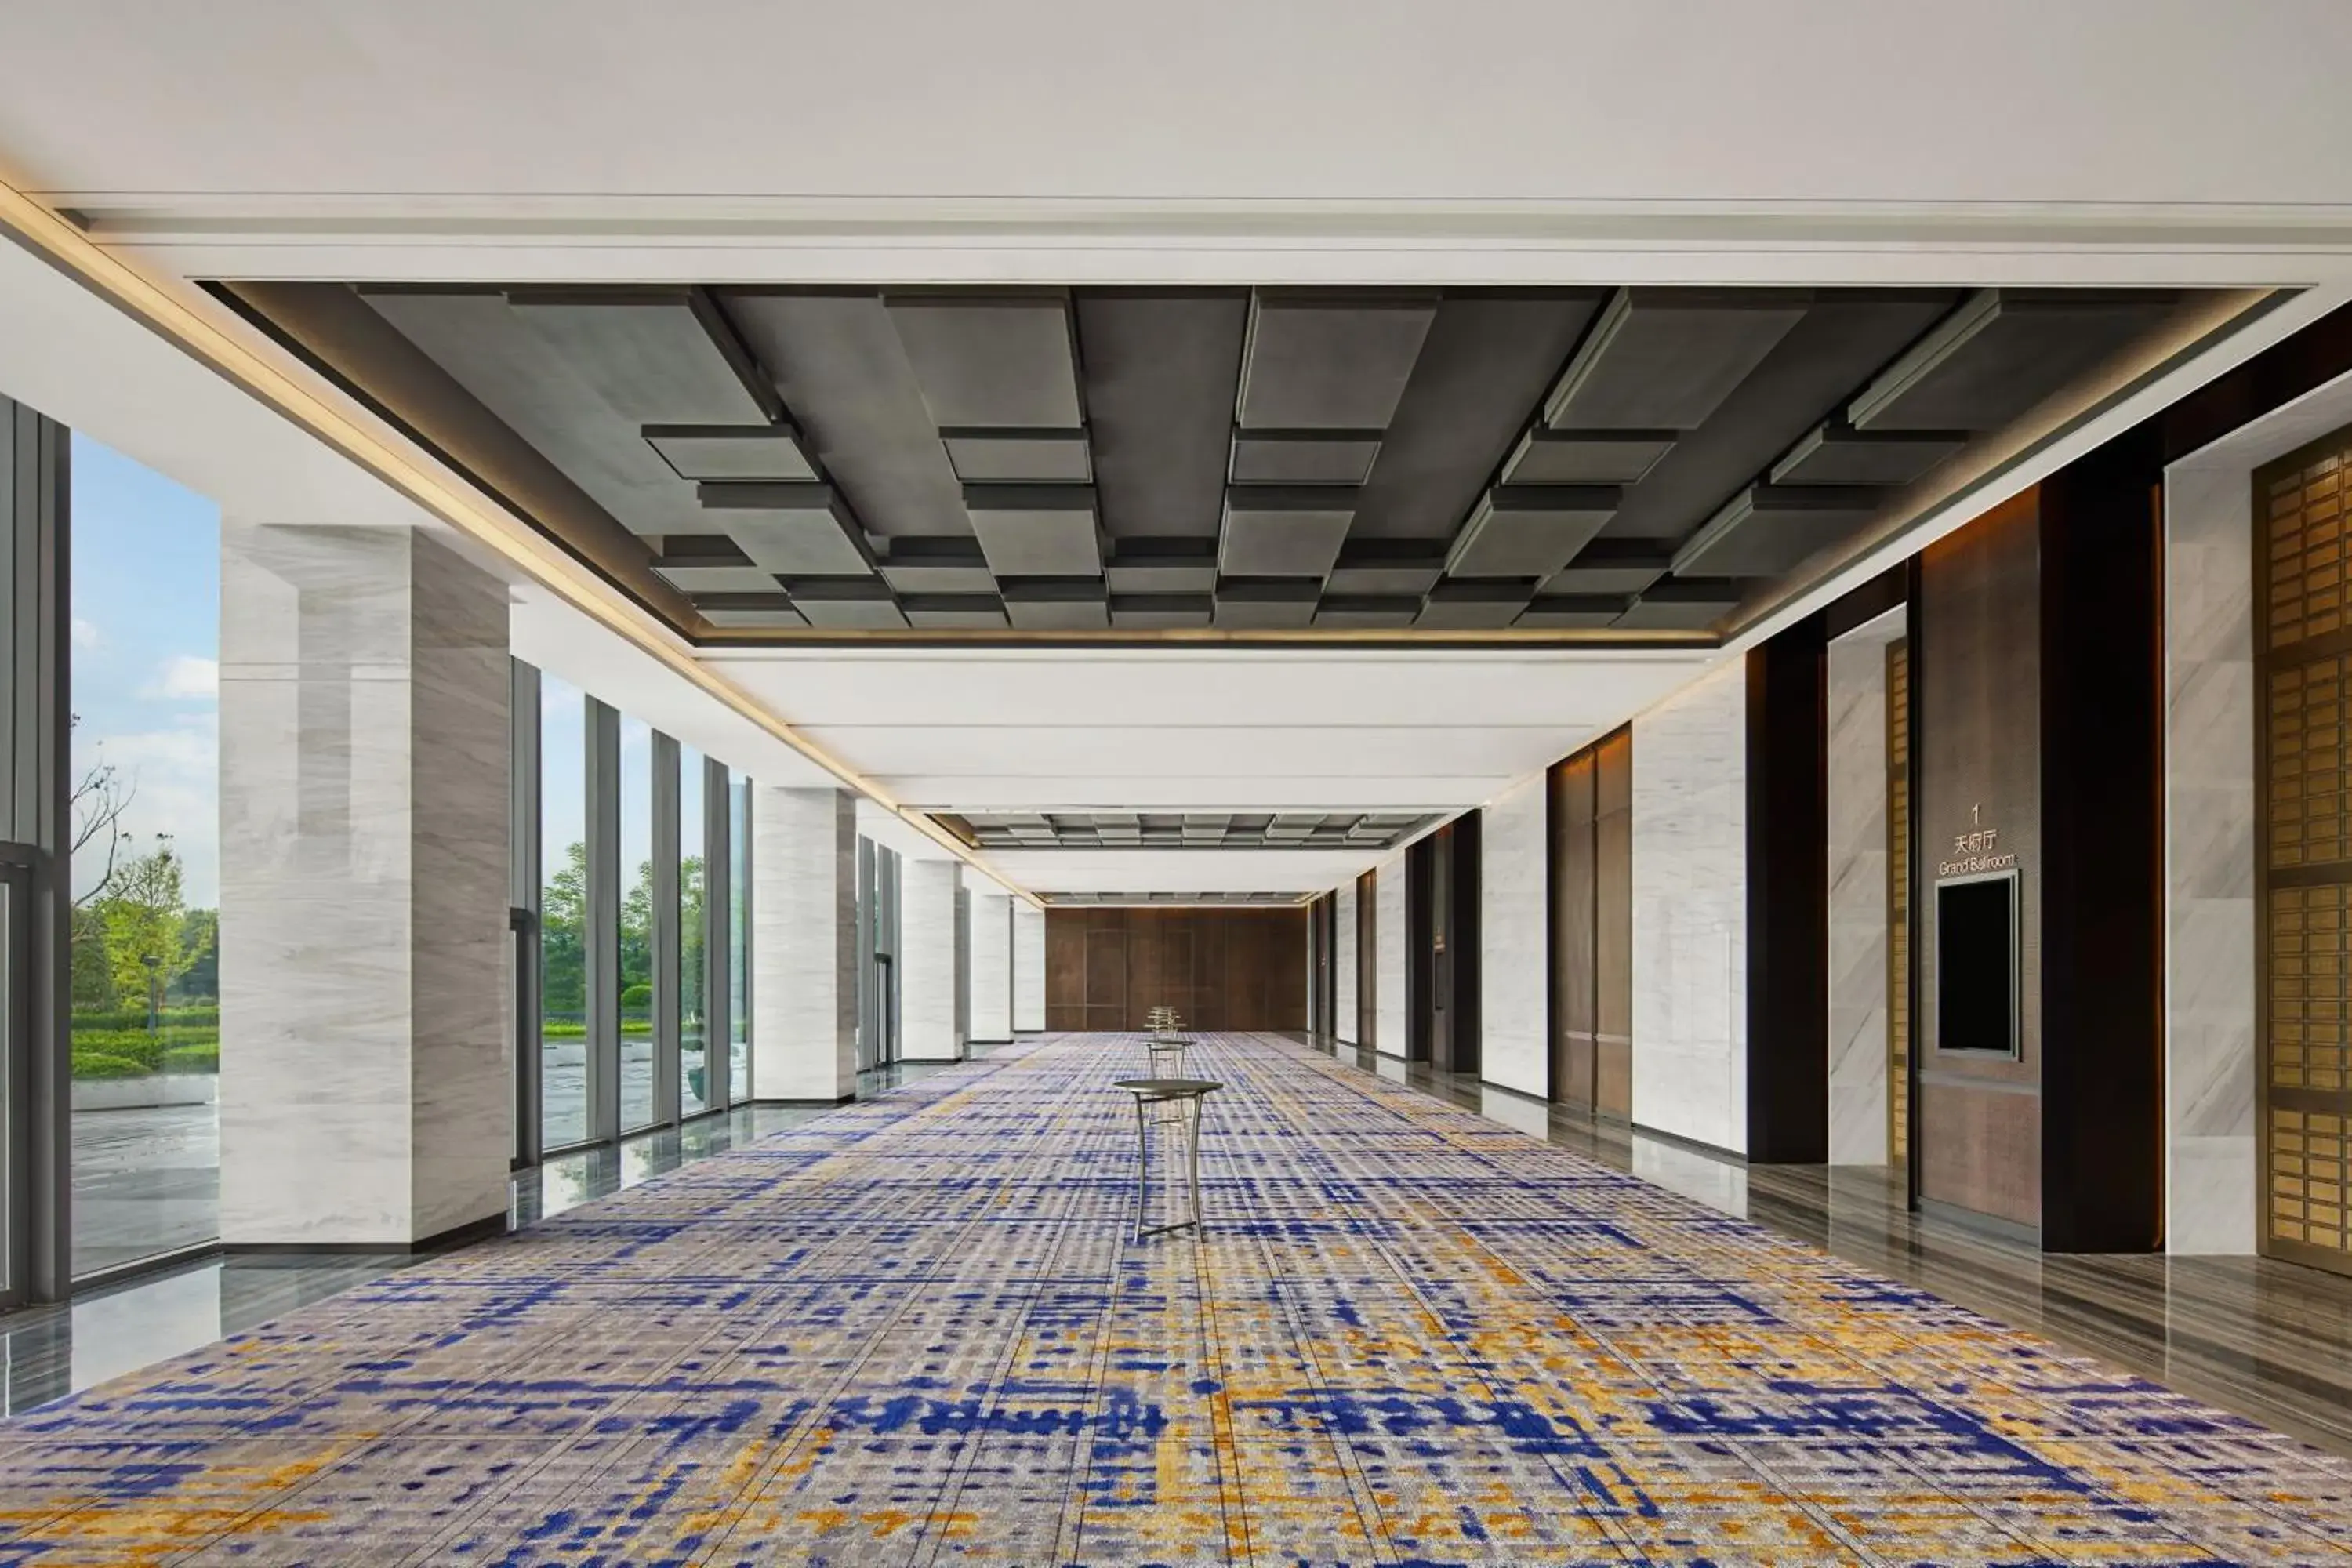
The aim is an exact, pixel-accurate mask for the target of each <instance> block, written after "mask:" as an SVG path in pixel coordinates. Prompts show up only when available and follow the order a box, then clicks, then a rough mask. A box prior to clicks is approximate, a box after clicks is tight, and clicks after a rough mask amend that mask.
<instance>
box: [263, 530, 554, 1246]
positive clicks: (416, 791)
mask: <svg viewBox="0 0 2352 1568" xmlns="http://www.w3.org/2000/svg"><path fill="white" fill-rule="evenodd" d="M221 555H222V561H221V597H222V606H221V608H222V614H221V650H220V651H221V685H220V697H221V701H220V722H221V779H220V784H221V792H220V798H221V954H222V957H221V984H222V993H221V1021H222V1030H221V1043H222V1052H221V1083H220V1136H221V1237H222V1239H223V1240H224V1241H225V1242H226V1243H227V1244H228V1245H230V1246H253V1245H260V1246H284V1245H308V1246H338V1245H341V1246H350V1245H385V1246H401V1245H405V1244H407V1243H409V1242H412V1241H416V1240H420V1239H423V1238H425V1237H431V1236H436V1235H438V1234H441V1233H443V1232H445V1231H448V1230H451V1229H455V1228H457V1227H458V1226H466V1225H469V1224H472V1223H475V1222H477V1221H480V1220H484V1219H488V1218H491V1217H494V1216H496V1215H500V1214H502V1213H503V1212H504V1211H505V1208H506V1201H507V1200H506V1185H507V1172H506V1166H507V1158H508V1146H509V1136H510V1128H511V1117H512V1110H511V1093H512V1082H513V1079H512V1074H511V1071H510V1069H509V1055H508V1053H509V1049H510V1048H511V1047H510V1046H509V1042H508V1040H507V1037H506V1031H505V1028H504V1026H503V1013H502V1010H503V1008H504V1006H505V999H506V977H505V973H506V949H507V945H508V937H507V931H506V904H507V890H506V883H507V855H508V849H507V700H508V671H507V605H506V595H505V592H504V590H503V588H502V587H501V586H500V584H498V583H497V582H496V581H495V580H494V579H492V578H490V577H489V576H488V575H487V574H483V573H482V572H480V571H478V569H476V568H475V567H473V566H472V565H470V564H469V563H466V562H465V561H463V560H461V559H460V558H459V557H457V555H456V554H455V553H453V552H450V551H449V550H448V549H447V548H446V546H444V545H442V544H440V543H438V542H436V541H434V540H433V539H431V538H430V537H428V536H426V535H424V534H421V533H415V532H411V531H405V530H376V529H350V528H300V527H281V526H257V525H251V524H245V523H240V522H236V521H231V522H229V523H228V524H227V525H226V527H224V529H223V531H222V540H221Z"/></svg>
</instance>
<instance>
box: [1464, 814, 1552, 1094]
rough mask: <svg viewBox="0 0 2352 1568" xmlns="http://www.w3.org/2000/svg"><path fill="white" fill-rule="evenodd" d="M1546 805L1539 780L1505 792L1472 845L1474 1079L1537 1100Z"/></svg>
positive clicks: (1547, 1074) (1545, 926)
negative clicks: (1477, 1041) (1475, 852)
mask: <svg viewBox="0 0 2352 1568" xmlns="http://www.w3.org/2000/svg"><path fill="white" fill-rule="evenodd" d="M1546 799H1547V787H1546V781H1545V778H1544V775H1543V774H1541V773H1538V774H1537V775H1536V776H1535V777H1534V778H1532V779H1528V780H1527V781H1525V782H1524V783H1522V784H1519V785H1518V787H1517V788H1516V789H1511V790H1507V791H1505V792H1504V793H1503V794H1502V795H1497V796H1496V798H1495V799H1493V800H1491V801H1489V802H1487V803H1486V811H1485V814H1484V816H1485V822H1484V824H1483V826H1482V828H1481V830H1480V834H1479V840H1478V849H1479V869H1478V902H1479V910H1478V948H1479V958H1478V998H1479V1000H1478V1021H1479V1030H1480V1033H1481V1035H1482V1037H1483V1039H1482V1043H1481V1049H1480V1052H1479V1058H1478V1073H1479V1077H1480V1078H1482V1079H1485V1080H1486V1082H1488V1083H1496V1084H1500V1085H1502V1086H1503V1087H1504V1088H1506V1089H1517V1090H1518V1091H1519V1092H1520V1093H1521V1094H1531V1095H1534V1096H1536V1097H1537V1098H1538V1099H1539V1100H1540V1099H1542V1098H1543V1097H1544V1096H1546V1095H1547V1094H1549V1092H1550V1089H1551V1057H1550V1051H1549V1031H1550V1024H1549V1019H1550V1001H1551V998H1550V996H1549V990H1550V977H1551V968H1550V965H1549V963H1548V962H1547V959H1548V957H1549V954H1548V953H1547V952H1546V946H1547V943H1546V941H1545V939H1546V937H1547V936H1548V935H1549V931H1550V930H1551V924H1550V921H1549V914H1550V910H1549V907H1548V894H1549V884H1548V882H1547V879H1546V875H1545V873H1546V861H1545V854H1546V852H1547V843H1546V833H1545V827H1546V821H1545V805H1546Z"/></svg>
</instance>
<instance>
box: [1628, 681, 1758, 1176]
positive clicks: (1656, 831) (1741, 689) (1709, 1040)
mask: <svg viewBox="0 0 2352 1568" xmlns="http://www.w3.org/2000/svg"><path fill="white" fill-rule="evenodd" d="M1633 1121H1634V1122H1635V1123H1636V1124H1637V1125H1640V1126H1643V1127H1648V1128H1654V1129H1655V1130H1656V1131H1661V1132H1671V1133H1674V1134H1675V1135H1676V1136H1677V1137H1682V1138H1689V1139H1693V1140H1695V1141H1696V1142H1701V1143H1706V1144H1709V1145H1711V1146H1713V1147H1715V1148H1718V1149H1727V1150H1730V1151H1731V1152H1734V1153H1745V1152H1747V1149H1748V681H1747V670H1746V669H1745V668H1744V667H1743V665H1742V663H1741V661H1739V660H1738V659H1733V660H1731V661H1730V662H1728V663H1727V664H1725V665H1723V666H1720V667H1719V668H1717V669H1715V670H1713V671H1711V672H1709V673H1708V674H1707V675H1706V676H1704V677H1702V678H1701V679H1698V680H1697V681H1695V682H1693V683H1692V684H1691V685H1690V686H1687V687H1685V688H1684V689H1682V690H1681V691H1679V692H1677V693H1675V695H1674V696H1673V697H1672V698H1669V699H1668V700H1666V701H1664V702H1662V703H1660V704H1659V705H1658V706H1657V707H1655V708H1654V709H1652V710H1650V711H1648V712H1647V713H1644V714H1643V715H1641V716H1640V717H1639V718H1637V719H1635V720H1634V721H1633Z"/></svg>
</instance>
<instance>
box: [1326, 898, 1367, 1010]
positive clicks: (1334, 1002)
mask: <svg viewBox="0 0 2352 1568" xmlns="http://www.w3.org/2000/svg"><path fill="white" fill-rule="evenodd" d="M1332 905H1333V908H1332V912H1331V928H1332V936H1331V1032H1332V1034H1333V1035H1335V1036H1337V1037H1339V1038H1340V1039H1342V1040H1345V1041H1348V1042H1349V1044H1353V1043H1355V1039H1356V1036H1357V1035H1358V1034H1359V1033H1360V1030H1358V1028H1357V1027H1356V884H1355V883H1353V882H1343V883H1341V884H1340V885H1339V888H1337V889H1334V891H1333V896H1332Z"/></svg>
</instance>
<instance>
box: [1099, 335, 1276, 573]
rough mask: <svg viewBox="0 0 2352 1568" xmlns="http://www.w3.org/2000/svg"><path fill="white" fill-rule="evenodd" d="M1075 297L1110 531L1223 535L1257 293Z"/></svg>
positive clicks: (1118, 534)
mask: <svg viewBox="0 0 2352 1568" xmlns="http://www.w3.org/2000/svg"><path fill="white" fill-rule="evenodd" d="M1076 304H1077V316H1078V342H1079V349H1080V353H1081V357H1082V359H1083V362H1084V366H1085V374H1086V395H1087V434H1088V435H1089V436H1090V437H1092V440H1093V445H1094V458H1095V461H1094V468H1095V487H1096V489H1097V491H1098V492H1099V493H1100V495H1101V498H1102V523H1103V531H1105V532H1106V533H1108V534H1109V535H1110V536H1111V537H1112V538H1113V539H1122V540H1123V539H1135V538H1139V537H1144V536H1165V535H1177V536H1189V537H1192V538H1195V539H1206V540H1213V539H1215V538H1216V536H1217V520H1218V516H1219V513H1220V511H1221V510H1222V508H1223V501H1224V492H1225V461H1226V449H1227V447H1228V444H1229V442H1230V439H1231V436H1232V432H1233V423H1234V388H1235V384H1236V382H1237V380H1238V378H1239V376H1240V374H1241V361H1242V337H1243V334H1244V330H1245V328H1246V325H1247V323H1248V321H1249V295H1248V294H1247V293H1245V292H1244V291H1242V290H1239V289H1234V290H1206V291H1203V290H1179V291H1157V292H1154V291H1139V290H1127V289H1081V290H1079V291H1078V295H1077V300H1076Z"/></svg>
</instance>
